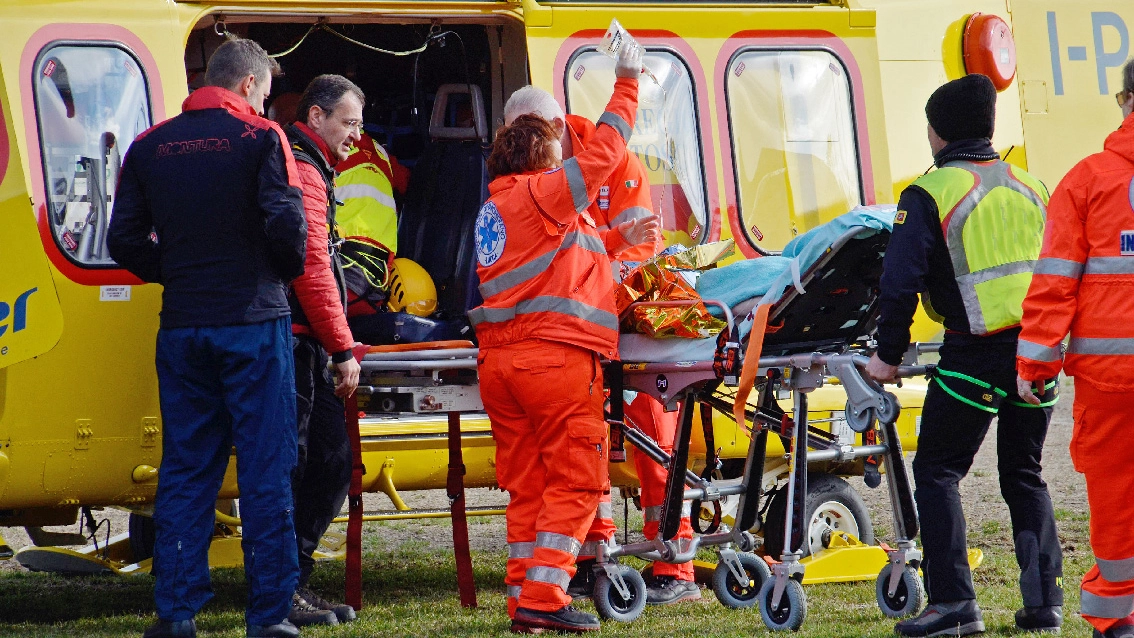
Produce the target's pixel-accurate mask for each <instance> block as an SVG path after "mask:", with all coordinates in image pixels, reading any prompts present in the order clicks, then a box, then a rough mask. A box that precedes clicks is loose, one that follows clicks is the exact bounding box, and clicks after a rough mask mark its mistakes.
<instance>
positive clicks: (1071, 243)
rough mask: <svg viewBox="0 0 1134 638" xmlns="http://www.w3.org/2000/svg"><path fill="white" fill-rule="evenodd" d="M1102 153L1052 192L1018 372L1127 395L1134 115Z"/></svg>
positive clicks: (1131, 375)
mask: <svg viewBox="0 0 1134 638" xmlns="http://www.w3.org/2000/svg"><path fill="white" fill-rule="evenodd" d="M1104 149H1105V150H1104V151H1103V152H1101V153H1098V154H1095V155H1092V156H1090V157H1088V158H1086V159H1084V160H1083V161H1081V162H1079V163H1078V164H1077V165H1075V167H1074V168H1072V169H1071V171H1070V172H1068V173H1067V175H1066V176H1065V177H1064V178H1063V181H1062V182H1060V184H1059V187H1058V188H1057V189H1055V193H1054V194H1053V195H1052V198H1051V205H1050V206H1049V208H1048V222H1047V232H1046V233H1045V234H1044V241H1043V251H1042V252H1041V253H1040V259H1039V262H1038V263H1037V264H1036V270H1035V275H1034V277H1033V279H1032V285H1031V288H1030V289H1029V290H1028V296H1027V298H1026V299H1025V300H1024V319H1023V330H1022V331H1021V333H1020V342H1019V348H1018V350H1017V352H1016V355H1017V368H1018V370H1019V372H1020V375H1021V376H1023V377H1024V378H1025V379H1028V380H1037V379H1046V378H1051V377H1053V376H1055V375H1056V374H1057V373H1058V372H1059V370H1060V368H1064V369H1065V370H1066V372H1067V374H1068V375H1070V376H1074V377H1081V378H1083V379H1085V380H1086V381H1088V382H1089V383H1091V384H1092V385H1094V386H1096V387H1098V388H1100V389H1102V390H1105V391H1108V392H1124V391H1128V390H1131V389H1134V325H1132V324H1131V322H1130V321H1129V319H1128V318H1129V317H1131V316H1134V117H1128V118H1126V121H1125V122H1123V123H1122V127H1121V128H1119V129H1118V130H1117V131H1115V132H1114V133H1111V134H1110V136H1109V137H1107V139H1106V144H1105V145H1104ZM1068 333H1070V335H1071V339H1070V341H1069V342H1068V344H1067V354H1066V361H1064V360H1063V355H1062V349H1061V342H1062V341H1063V338H1064V337H1065V336H1066V335H1067V334H1068Z"/></svg>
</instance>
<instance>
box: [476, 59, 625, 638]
mask: <svg viewBox="0 0 1134 638" xmlns="http://www.w3.org/2000/svg"><path fill="white" fill-rule="evenodd" d="M641 67H642V62H641V53H640V51H639V50H638V48H637V47H624V49H623V51H622V52H621V54H620V56H619V58H618V61H617V63H616V65H615V75H616V76H617V77H618V79H617V80H616V81H615V86H614V95H613V96H612V97H611V99H610V103H609V104H608V105H607V110H606V113H604V114H603V115H602V117H600V118H599V128H598V130H597V132H596V133H595V137H594V139H593V141H592V143H591V145H590V147H588V148H587V150H586V151H584V152H582V153H580V154H578V155H576V156H575V157H572V158H570V159H568V160H566V161H563V159H562V148H561V146H560V143H559V140H558V136H557V135H556V132H555V129H554V127H553V126H552V124H551V123H549V122H548V121H547V120H544V119H543V118H540V117H539V116H536V115H525V116H521V117H519V118H517V119H516V121H514V122H513V123H512V124H511V126H505V127H502V128H501V129H500V130H499V131H498V132H497V135H496V140H495V142H494V144H493V149H492V154H491V155H490V156H489V158H488V170H489V173H490V174H491V176H492V178H493V181H492V183H491V184H489V193H490V196H489V200H488V201H487V202H486V203H485V204H484V206H482V207H481V210H480V212H479V214H478V215H477V220H476V231H475V237H476V249H477V266H478V267H477V274H478V275H479V277H480V281H481V286H480V288H481V294H482V295H483V296H484V304H483V305H481V306H479V307H477V308H474V309H473V310H472V311H470V312H469V319H470V320H471V322H472V323H473V325H474V326H475V328H476V332H477V338H478V340H479V342H480V357H479V360H478V370H479V375H480V383H481V396H482V398H483V401H484V408H485V411H486V412H487V413H488V416H489V419H490V420H491V422H492V434H493V437H494V438H495V439H496V472H497V482H498V483H499V485H500V487H501V488H502V489H505V490H507V491H508V493H509V495H510V497H511V500H510V502H509V503H508V510H507V515H506V519H507V525H508V554H509V559H508V568H507V575H506V578H505V582H506V584H507V585H508V587H509V594H510V595H509V598H512V597H513V596H514V597H515V598H516V600H517V605H518V606H517V607H516V608H515V609H514V611H513V610H510V611H513V620H512V631H513V632H516V633H536V632H539V631H542V630H545V629H551V630H558V631H569V632H585V631H595V630H597V629H599V622H598V619H597V618H595V617H594V616H592V615H590V614H586V613H583V612H580V611H578V610H576V609H575V608H574V607H572V606H571V597H570V596H568V595H567V585H568V583H569V582H570V580H571V576H572V575H574V573H575V557H576V556H577V555H578V552H579V548H580V547H581V545H582V541H583V537H584V536H585V534H586V532H587V528H588V527H589V526H590V524H591V520H592V519H593V518H594V515H595V511H596V509H597V508H598V503H599V497H600V496H601V495H602V492H603V490H604V489H606V485H607V482H608V475H607V463H608V461H609V454H608V443H607V425H606V423H605V421H604V420H603V413H602V404H603V387H602V368H601V367H600V361H599V359H600V357H606V358H614V357H615V352H616V349H617V345H618V317H617V315H616V313H615V308H614V294H613V293H614V279H613V277H612V275H611V273H610V262H609V261H608V259H607V254H606V250H605V248H604V246H603V243H602V238H601V237H600V235H599V233H598V230H597V228H596V224H595V221H594V219H592V218H591V216H590V215H589V214H587V212H586V211H587V208H588V206H589V205H590V202H591V201H592V200H594V199H595V198H596V197H597V196H598V190H599V187H600V186H601V184H602V183H603V182H604V181H605V180H606V178H607V177H608V176H609V175H610V173H611V172H612V171H613V170H614V169H615V167H616V166H617V165H618V164H619V163H620V162H621V160H622V158H623V157H624V156H625V155H626V153H627V151H626V140H627V139H628V138H629V137H630V132H631V131H632V130H633V124H634V114H635V112H636V110H637V103H638V80H637V78H638V74H639V73H640V71H641ZM515 588H519V589H518V591H517V590H516V589H515Z"/></svg>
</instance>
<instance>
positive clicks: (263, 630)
mask: <svg viewBox="0 0 1134 638" xmlns="http://www.w3.org/2000/svg"><path fill="white" fill-rule="evenodd" d="M248 638H299V627H296V626H295V625H293V624H291V623H290V622H288V621H286V620H285V621H283V622H281V623H278V624H275V625H248Z"/></svg>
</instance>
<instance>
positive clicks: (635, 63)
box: [614, 43, 642, 79]
mask: <svg viewBox="0 0 1134 638" xmlns="http://www.w3.org/2000/svg"><path fill="white" fill-rule="evenodd" d="M641 73H642V47H640V46H638V45H637V44H633V43H627V44H626V45H624V46H623V47H622V48H621V49H619V50H618V59H617V60H615V62H614V75H615V76H616V77H620V78H634V79H637V78H638V76H639V75H641Z"/></svg>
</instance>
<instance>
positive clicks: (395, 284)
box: [386, 257, 437, 317]
mask: <svg viewBox="0 0 1134 638" xmlns="http://www.w3.org/2000/svg"><path fill="white" fill-rule="evenodd" d="M388 290H389V292H390V298H389V299H388V300H387V301H386V306H387V307H388V308H389V309H390V310H393V311H394V312H398V311H405V312H408V313H410V314H411V315H417V316H418V317H428V316H429V315H431V314H433V311H435V310H437V287H436V286H434V285H433V278H432V277H430V276H429V273H427V272H425V269H424V268H422V267H421V266H419V265H418V264H417V262H415V261H413V260H412V259H406V258H405V257H398V258H397V259H395V260H394V269H393V270H392V271H391V272H390V287H389V288H388Z"/></svg>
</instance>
